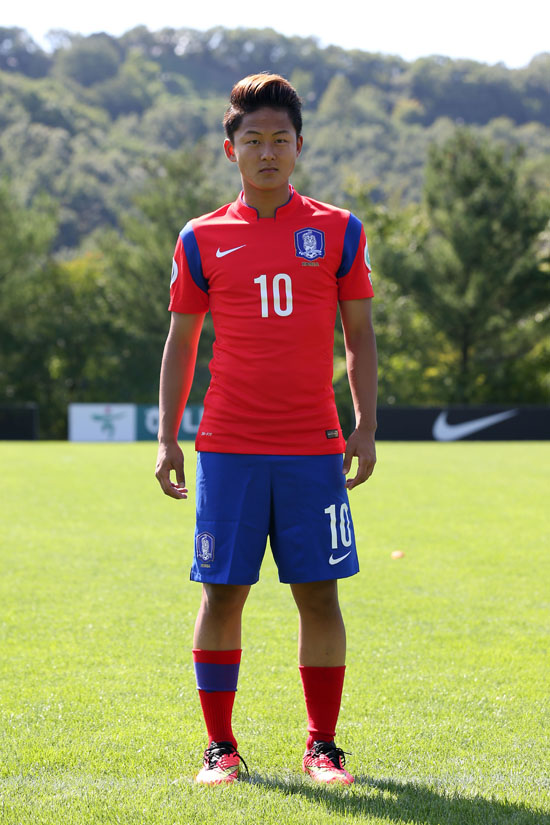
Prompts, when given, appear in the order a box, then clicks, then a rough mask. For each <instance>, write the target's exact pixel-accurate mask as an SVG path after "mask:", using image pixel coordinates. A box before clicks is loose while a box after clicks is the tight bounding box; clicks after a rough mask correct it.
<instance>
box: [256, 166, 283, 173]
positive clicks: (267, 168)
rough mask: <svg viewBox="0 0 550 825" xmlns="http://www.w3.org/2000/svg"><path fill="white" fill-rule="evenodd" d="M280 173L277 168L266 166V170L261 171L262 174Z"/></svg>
mask: <svg viewBox="0 0 550 825" xmlns="http://www.w3.org/2000/svg"><path fill="white" fill-rule="evenodd" d="M278 171H279V170H278V169H277V167H276V166H266V167H265V169H260V174H263V173H264V172H268V173H269V172H278Z"/></svg>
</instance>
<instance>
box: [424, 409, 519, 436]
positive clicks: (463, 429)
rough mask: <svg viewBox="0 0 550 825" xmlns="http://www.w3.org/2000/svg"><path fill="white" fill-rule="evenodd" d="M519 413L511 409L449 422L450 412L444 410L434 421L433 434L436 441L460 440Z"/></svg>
mask: <svg viewBox="0 0 550 825" xmlns="http://www.w3.org/2000/svg"><path fill="white" fill-rule="evenodd" d="M517 414H518V411H517V410H509V411H508V412H501V413H495V415H485V416H483V418H474V419H473V420H472V421H463V422H462V423H461V424H449V423H448V422H447V415H448V413H447V412H446V411H444V412H441V413H439V415H438V416H437V418H436V420H435V421H434V425H433V429H432V435H433V437H434V438H435V440H436V441H458V440H459V439H461V438H466V436H468V435H473V434H474V433H478V432H479V431H480V430H485V429H487V427H493V426H494V425H495V424H499V423H500V422H501V421H506V420H507V419H508V418H512V417H513V416H514V415H517Z"/></svg>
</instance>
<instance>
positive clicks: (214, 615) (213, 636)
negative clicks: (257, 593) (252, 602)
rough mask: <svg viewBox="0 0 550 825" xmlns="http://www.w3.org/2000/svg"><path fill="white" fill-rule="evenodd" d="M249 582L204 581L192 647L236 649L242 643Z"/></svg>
mask: <svg viewBox="0 0 550 825" xmlns="http://www.w3.org/2000/svg"><path fill="white" fill-rule="evenodd" d="M249 592H250V585H244V584H208V583H206V582H203V585H202V599H201V605H200V607H199V612H198V615H197V621H196V623H195V635H194V637H193V647H195V648H200V649H201V650H236V649H237V648H240V646H241V617H242V612H243V607H244V605H245V602H246V599H247V597H248V594H249Z"/></svg>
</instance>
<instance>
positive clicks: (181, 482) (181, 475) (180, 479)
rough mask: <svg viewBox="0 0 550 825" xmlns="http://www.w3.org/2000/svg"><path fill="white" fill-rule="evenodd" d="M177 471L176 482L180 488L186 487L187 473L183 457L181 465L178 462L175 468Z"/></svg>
mask: <svg viewBox="0 0 550 825" xmlns="http://www.w3.org/2000/svg"><path fill="white" fill-rule="evenodd" d="M174 469H175V471H176V482H177V485H178V487H180V486H181V487H185V472H184V469H183V456H182V457H181V464H180V463H179V462H178V464H177V465H176V467H175V468H174Z"/></svg>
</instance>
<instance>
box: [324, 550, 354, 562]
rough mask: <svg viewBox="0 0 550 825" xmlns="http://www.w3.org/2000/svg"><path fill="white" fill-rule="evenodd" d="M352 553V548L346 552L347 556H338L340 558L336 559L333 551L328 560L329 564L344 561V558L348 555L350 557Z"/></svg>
mask: <svg viewBox="0 0 550 825" xmlns="http://www.w3.org/2000/svg"><path fill="white" fill-rule="evenodd" d="M350 554H351V550H350V551H349V553H346V555H345V556H338V558H337V559H335V558H334V556H333V555H332V553H331V554H330V559H329V560H328V563H329V564H340V562H341V561H344V559H347V557H348V556H349V555H350Z"/></svg>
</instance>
